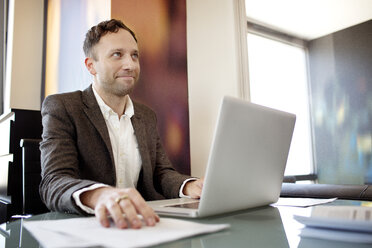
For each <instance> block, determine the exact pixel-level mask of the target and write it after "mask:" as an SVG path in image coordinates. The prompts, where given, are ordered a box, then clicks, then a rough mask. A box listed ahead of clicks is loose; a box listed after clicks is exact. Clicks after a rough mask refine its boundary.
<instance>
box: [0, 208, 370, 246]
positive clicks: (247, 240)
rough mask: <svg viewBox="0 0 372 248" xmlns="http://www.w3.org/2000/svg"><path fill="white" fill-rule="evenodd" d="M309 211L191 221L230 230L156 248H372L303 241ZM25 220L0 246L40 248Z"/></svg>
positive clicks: (0, 238) (50, 216)
mask: <svg viewBox="0 0 372 248" xmlns="http://www.w3.org/2000/svg"><path fill="white" fill-rule="evenodd" d="M332 204H333V205H360V202H359V201H336V202H334V203H332ZM310 210H311V209H310V208H297V207H262V208H255V209H250V210H245V211H239V212H234V213H229V214H224V215H219V216H213V217H208V218H203V219H199V220H192V221H196V222H199V223H206V224H220V223H229V224H230V225H231V228H230V229H227V230H225V231H221V232H218V233H213V234H207V235H200V236H196V237H191V238H187V239H182V240H178V241H174V242H170V243H166V244H163V245H160V246H156V247H169V248H170V247H177V248H188V247H193V248H208V247H213V248H215V247H231V248H233V247H265V248H266V247H276V248H281V247H301V248H307V247H339V248H343V247H356V248H359V247H361V248H362V247H371V245H370V244H369V245H366V244H353V243H342V242H334V241H326V240H317V239H309V238H301V237H299V236H298V234H299V233H300V229H301V228H302V227H303V226H302V225H301V224H300V223H298V222H296V221H295V220H294V219H293V218H292V216H293V214H305V215H307V214H310ZM75 217H79V216H77V215H71V214H63V213H56V212H49V213H45V214H41V215H36V216H33V217H31V218H29V219H27V220H55V219H62V218H75ZM23 222H24V220H17V221H14V222H11V223H6V224H2V225H0V227H1V229H2V230H1V231H0V247H6V248H13V247H29V248H32V247H39V244H38V242H37V241H36V240H35V239H34V238H33V237H32V236H31V235H30V233H29V232H28V231H27V229H25V228H24V227H23V225H22V224H23Z"/></svg>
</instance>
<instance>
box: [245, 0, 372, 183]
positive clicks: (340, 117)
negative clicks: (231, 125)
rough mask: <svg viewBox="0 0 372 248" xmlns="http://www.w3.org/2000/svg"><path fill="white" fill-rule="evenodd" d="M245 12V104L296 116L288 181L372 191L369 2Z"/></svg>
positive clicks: (255, 0)
mask: <svg viewBox="0 0 372 248" xmlns="http://www.w3.org/2000/svg"><path fill="white" fill-rule="evenodd" d="M245 5H246V8H245V10H246V16H247V23H248V32H249V33H248V36H247V40H248V60H249V78H250V82H249V83H250V92H251V99H252V101H253V102H256V103H259V104H262V105H267V106H270V107H274V108H278V109H282V110H285V111H288V112H293V113H295V114H296V115H297V117H298V119H297V123H296V127H295V133H294V137H293V142H292V147H291V151H290V155H289V160H288V164H287V171H286V174H287V175H289V174H298V173H300V174H308V173H314V174H316V179H317V182H318V183H324V184H372V134H371V132H372V129H371V126H372V118H371V116H372V104H371V103H372V101H371V99H372V97H371V96H372V73H371V69H370V68H371V66H372V47H371V45H370V44H371V37H372V36H371V34H372V33H371V30H372V13H371V12H370V10H371V9H372V2H371V1H369V0H366V1H364V0H363V1H359V2H358V4H357V5H356V4H354V2H352V1H348V0H345V1H343V0H340V1H331V0H314V1H306V0H296V1H292V0H288V1H275V0H245ZM314 13H315V14H316V17H317V18H315V19H314ZM355 37H357V39H356V38H355ZM312 178H315V176H314V175H313V177H312Z"/></svg>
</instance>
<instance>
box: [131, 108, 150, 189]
mask: <svg viewBox="0 0 372 248" xmlns="http://www.w3.org/2000/svg"><path fill="white" fill-rule="evenodd" d="M143 118H144V117H143V116H142V113H141V112H140V111H138V109H136V104H135V103H134V116H133V117H132V118H131V121H132V125H133V129H134V134H135V136H136V139H137V143H138V149H139V152H140V155H141V160H142V173H141V175H140V178H139V182H138V185H139V184H140V183H142V185H143V186H145V188H148V187H147V186H148V185H147V183H148V182H150V181H151V180H149V178H147V177H149V176H151V175H152V172H151V171H152V169H151V167H150V165H151V162H150V158H149V154H148V152H147V151H148V147H147V142H146V140H147V135H146V127H145V125H144V122H143ZM140 180H142V182H140Z"/></svg>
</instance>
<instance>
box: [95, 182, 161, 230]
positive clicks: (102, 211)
mask: <svg viewBox="0 0 372 248" xmlns="http://www.w3.org/2000/svg"><path fill="white" fill-rule="evenodd" d="M95 214H96V218H97V220H98V221H99V222H100V223H101V225H102V226H104V227H109V226H110V222H109V219H108V215H111V218H112V220H113V221H114V223H115V225H116V226H117V227H118V228H127V227H129V226H130V227H131V228H141V226H142V221H141V220H140V218H139V216H138V214H140V215H142V217H143V219H144V221H145V223H146V225H148V226H154V225H155V224H156V222H159V220H160V218H159V216H158V215H156V214H155V212H154V210H153V209H152V208H151V207H149V206H148V205H147V203H146V202H145V200H144V199H143V198H142V196H141V195H140V194H139V192H138V191H137V190H136V189H134V188H130V189H114V190H111V191H110V192H106V193H105V194H104V195H101V197H100V198H99V199H98V202H97V204H96V208H95Z"/></svg>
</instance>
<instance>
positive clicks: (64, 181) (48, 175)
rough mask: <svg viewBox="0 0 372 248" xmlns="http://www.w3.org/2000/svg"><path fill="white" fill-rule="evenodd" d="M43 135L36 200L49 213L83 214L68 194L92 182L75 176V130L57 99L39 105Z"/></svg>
mask: <svg viewBox="0 0 372 248" xmlns="http://www.w3.org/2000/svg"><path fill="white" fill-rule="evenodd" d="M41 114H42V123H43V133H42V139H43V140H42V142H41V143H40V151H41V177H42V180H41V183H40V187H39V191H40V197H41V199H42V200H43V202H44V203H45V205H46V206H47V207H48V208H49V209H50V210H53V211H60V212H69V213H80V214H85V213H84V212H83V211H82V210H81V209H80V208H79V207H78V206H77V205H76V204H75V201H74V200H73V198H72V194H73V193H74V192H75V191H77V190H79V189H81V188H84V187H88V186H90V185H92V184H94V183H95V182H94V181H90V180H82V179H80V176H79V161H78V159H79V157H78V156H79V155H78V149H77V144H76V130H75V127H74V125H73V121H72V118H70V117H69V114H68V112H67V111H66V107H65V104H64V100H63V98H62V97H61V96H60V95H51V96H48V97H47V98H46V99H45V100H44V102H43V105H42V110H41Z"/></svg>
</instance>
